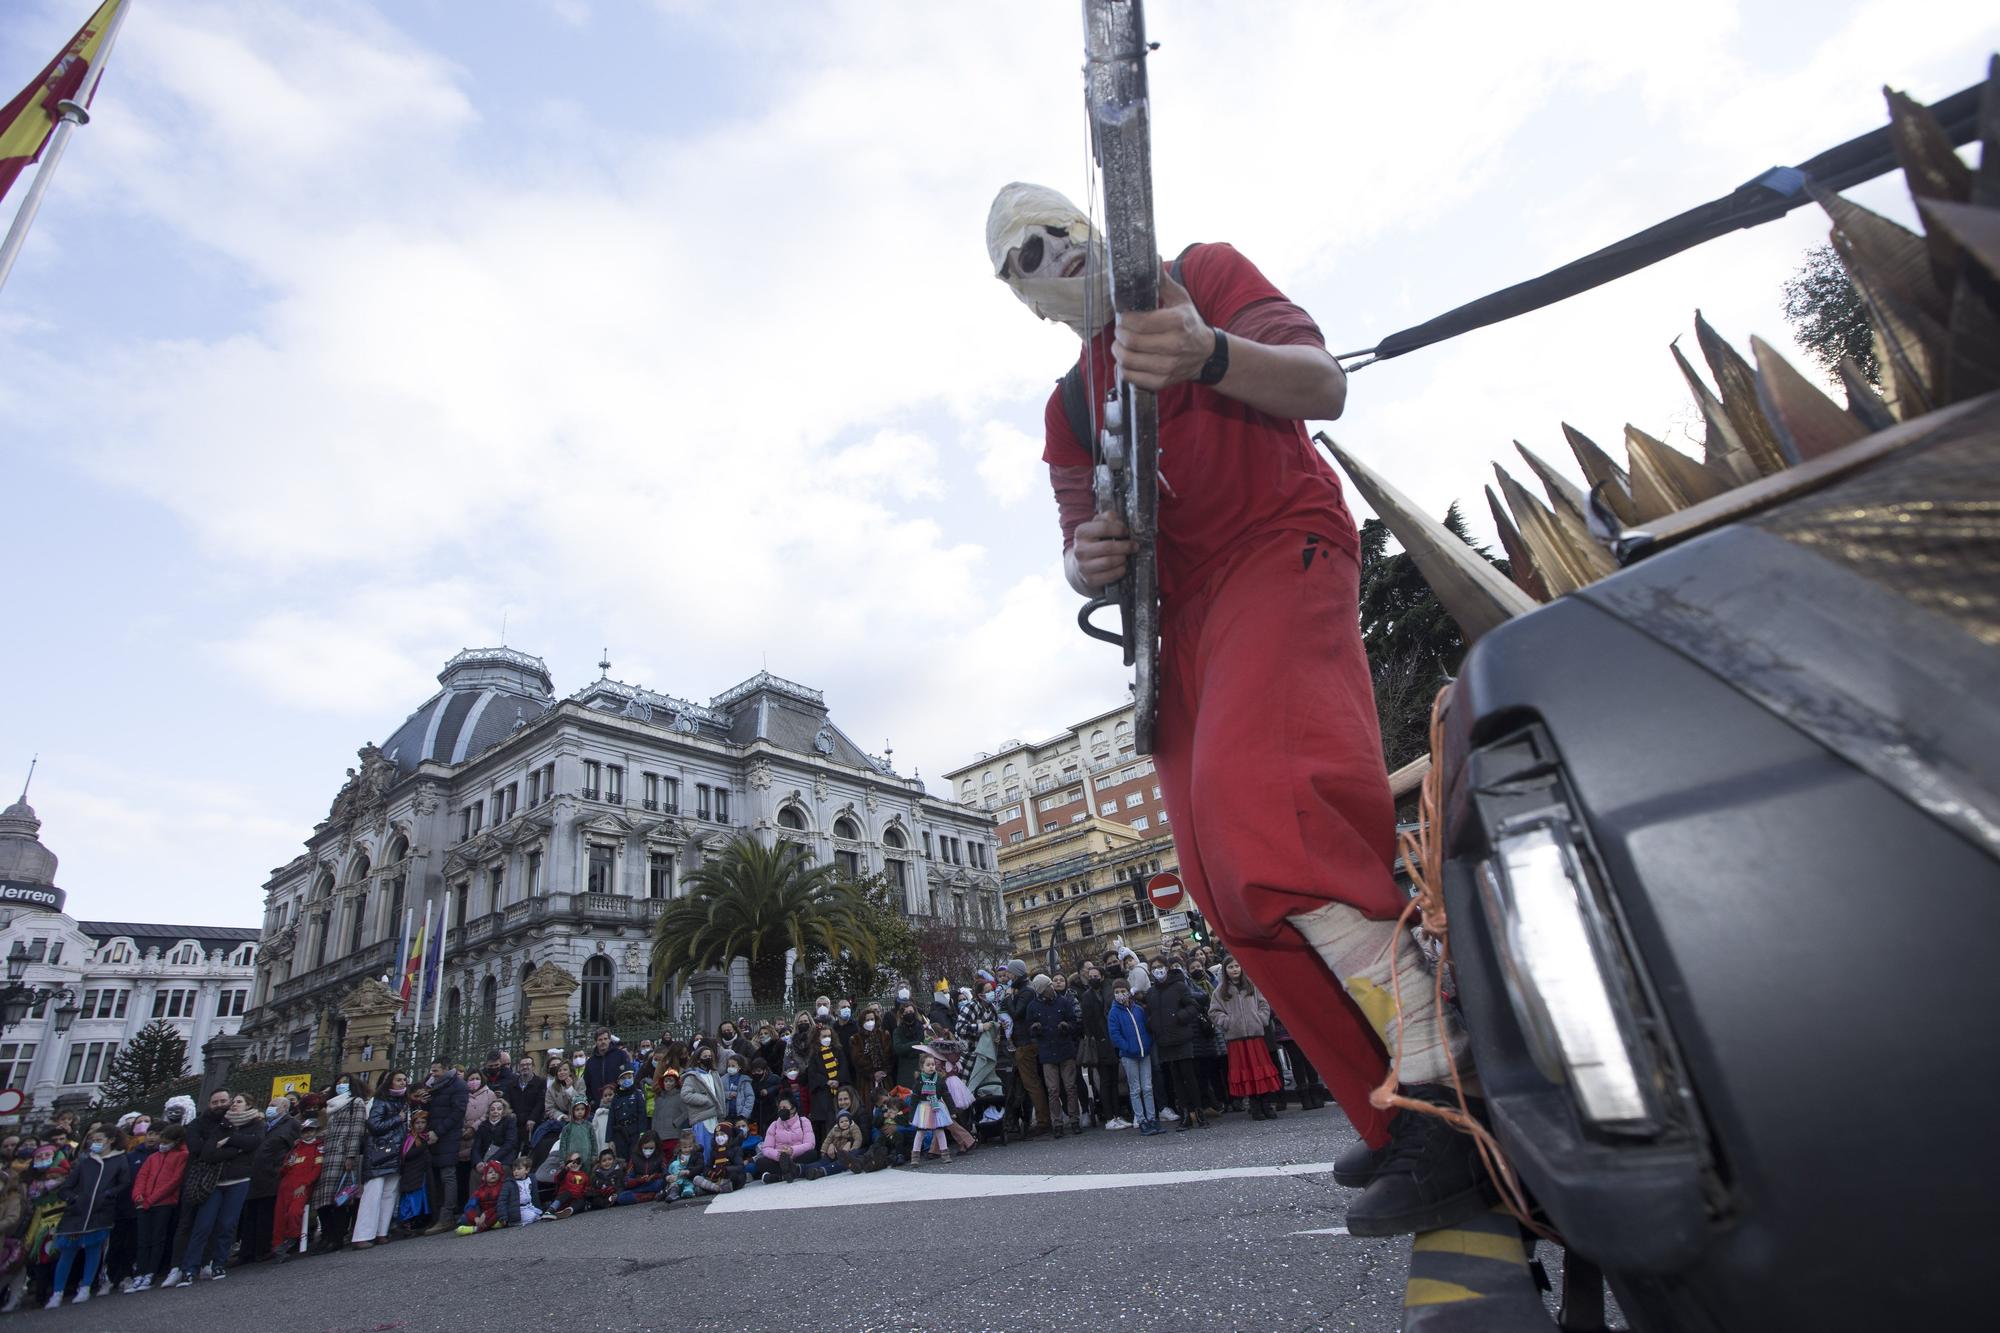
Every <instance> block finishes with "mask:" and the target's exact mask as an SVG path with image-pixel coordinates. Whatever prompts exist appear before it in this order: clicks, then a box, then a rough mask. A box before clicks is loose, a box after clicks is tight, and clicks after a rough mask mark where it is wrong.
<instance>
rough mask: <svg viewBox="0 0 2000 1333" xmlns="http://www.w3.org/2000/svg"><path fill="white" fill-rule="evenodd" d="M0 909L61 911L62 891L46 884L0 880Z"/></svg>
mask: <svg viewBox="0 0 2000 1333" xmlns="http://www.w3.org/2000/svg"><path fill="white" fill-rule="evenodd" d="M0 907H33V908H37V909H39V910H41V911H44V912H60V911H62V909H63V891H62V890H61V889H58V888H53V887H51V886H50V885H47V884H27V883H24V882H22V881H21V880H18V879H0Z"/></svg>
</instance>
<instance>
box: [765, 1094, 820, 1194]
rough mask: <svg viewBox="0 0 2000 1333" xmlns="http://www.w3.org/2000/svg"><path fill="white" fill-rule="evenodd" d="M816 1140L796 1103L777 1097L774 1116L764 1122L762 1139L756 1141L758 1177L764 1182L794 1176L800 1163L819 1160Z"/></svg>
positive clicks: (787, 1180)
mask: <svg viewBox="0 0 2000 1333" xmlns="http://www.w3.org/2000/svg"><path fill="white" fill-rule="evenodd" d="M818 1142H819V1141H818V1139H817V1138H815V1137H814V1135H813V1127H812V1121H810V1120H808V1119H806V1118H805V1117H804V1116H802V1115H800V1114H799V1107H798V1103H797V1102H796V1101H794V1100H793V1099H792V1098H790V1097H780V1098H779V1099H778V1115H777V1118H776V1119H774V1120H772V1121H771V1123H770V1124H768V1125H766V1126H764V1140H763V1142H762V1143H760V1144H758V1145H757V1164H758V1167H759V1178H760V1179H762V1180H763V1182H764V1183H765V1184H766V1185H769V1184H773V1183H775V1182H779V1181H783V1182H790V1181H794V1180H797V1179H798V1178H799V1169H800V1168H801V1167H803V1166H805V1165H807V1164H809V1163H813V1162H817V1161H818V1160H819V1153H818V1151H817V1148H818Z"/></svg>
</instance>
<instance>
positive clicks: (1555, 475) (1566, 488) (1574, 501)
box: [1514, 440, 1586, 523]
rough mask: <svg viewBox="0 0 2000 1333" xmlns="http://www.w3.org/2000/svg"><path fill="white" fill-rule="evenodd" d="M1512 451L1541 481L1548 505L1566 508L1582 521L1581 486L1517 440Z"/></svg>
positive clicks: (1577, 519) (1557, 508) (1584, 508)
mask: <svg viewBox="0 0 2000 1333" xmlns="http://www.w3.org/2000/svg"><path fill="white" fill-rule="evenodd" d="M1514 452H1515V453H1517V454H1519V455H1521V461H1522V462H1524V463H1526V464H1527V465H1528V471H1530V472H1532V473H1534V474H1535V479H1536V480H1537V481H1539V482H1541V483H1542V493H1543V494H1545V495H1547V496H1548V497H1549V507H1550V508H1551V509H1555V510H1558V511H1560V510H1564V509H1567V510H1568V511H1569V512H1570V515H1571V516H1572V517H1573V518H1575V519H1576V521H1577V522H1579V523H1581V522H1582V521H1583V516H1584V514H1585V512H1586V501H1585V500H1584V495H1583V488H1582V487H1580V486H1578V485H1577V484H1576V483H1575V482H1573V481H1571V480H1570V479H1569V478H1568V477H1565V476H1564V475H1563V474H1562V473H1560V472H1558V471H1556V470H1555V469H1554V468H1552V467H1550V466H1549V465H1548V463H1547V462H1546V461H1544V460H1543V459H1541V458H1540V457H1538V456H1537V455H1536V454H1535V451H1534V450H1532V449H1530V448H1529V447H1528V446H1527V445H1525V444H1522V443H1521V442H1520V441H1519V440H1516V441H1514Z"/></svg>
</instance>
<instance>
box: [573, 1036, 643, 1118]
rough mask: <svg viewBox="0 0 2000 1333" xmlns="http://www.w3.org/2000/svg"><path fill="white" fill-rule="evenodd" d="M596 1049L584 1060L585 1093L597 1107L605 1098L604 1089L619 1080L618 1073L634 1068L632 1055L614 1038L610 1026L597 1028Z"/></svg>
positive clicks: (593, 1105) (592, 1104)
mask: <svg viewBox="0 0 2000 1333" xmlns="http://www.w3.org/2000/svg"><path fill="white" fill-rule="evenodd" d="M594 1044H595V1046H596V1049H595V1050H593V1051H592V1052H591V1055H590V1058H589V1059H588V1060H585V1061H584V1062H583V1093H584V1096H585V1097H587V1098H589V1099H590V1104H591V1106H592V1107H593V1108H595V1107H596V1106H597V1105H598V1104H599V1103H601V1102H602V1101H603V1100H604V1090H605V1089H606V1088H609V1087H613V1086H615V1085H616V1084H617V1082H618V1075H619V1074H620V1073H622V1072H624V1071H625V1070H627V1069H630V1068H632V1057H631V1056H630V1055H627V1054H626V1053H625V1048H624V1047H623V1046H620V1045H619V1044H618V1043H617V1042H616V1041H614V1040H613V1039H612V1036H611V1029H610V1028H599V1029H597V1033H596V1036H595V1038H594Z"/></svg>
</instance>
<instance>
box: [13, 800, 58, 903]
mask: <svg viewBox="0 0 2000 1333" xmlns="http://www.w3.org/2000/svg"><path fill="white" fill-rule="evenodd" d="M41 831H42V821H41V820H39V819H37V818H36V817H35V808H34V807H33V806H31V805H29V804H28V801H27V798H26V797H25V796H24V797H22V799H20V800H18V801H16V802H14V804H12V805H10V806H8V807H7V808H6V809H5V810H4V811H0V879H11V880H15V881H18V882H20V883H23V884H47V885H51V886H53V885H54V884H55V882H56V854H55V853H54V852H52V851H50V850H49V849H48V848H46V847H44V846H42V840H41V838H40V837H39V836H38V835H39V834H40V833H41Z"/></svg>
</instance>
